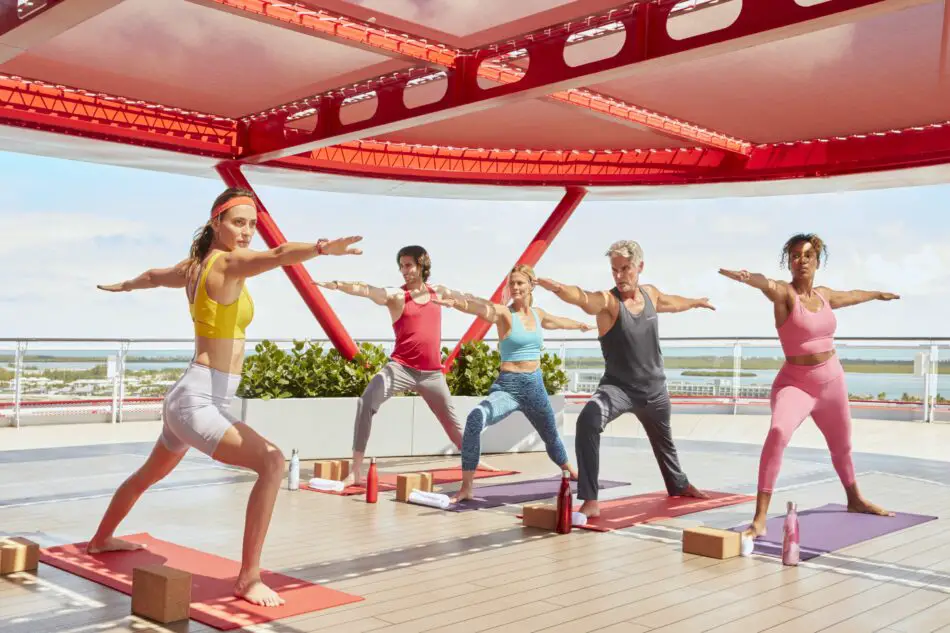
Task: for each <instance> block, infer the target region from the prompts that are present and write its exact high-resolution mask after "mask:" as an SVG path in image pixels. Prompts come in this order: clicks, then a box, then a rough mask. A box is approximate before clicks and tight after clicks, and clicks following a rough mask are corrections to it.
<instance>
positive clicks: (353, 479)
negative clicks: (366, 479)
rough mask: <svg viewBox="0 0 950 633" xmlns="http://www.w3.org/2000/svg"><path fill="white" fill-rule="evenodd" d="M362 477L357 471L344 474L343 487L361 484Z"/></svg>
mask: <svg viewBox="0 0 950 633" xmlns="http://www.w3.org/2000/svg"><path fill="white" fill-rule="evenodd" d="M362 485H363V478H362V477H360V476H359V473H355V472H354V473H350V474H349V475H347V476H346V479H344V480H343V487H344V488H349V487H350V486H362Z"/></svg>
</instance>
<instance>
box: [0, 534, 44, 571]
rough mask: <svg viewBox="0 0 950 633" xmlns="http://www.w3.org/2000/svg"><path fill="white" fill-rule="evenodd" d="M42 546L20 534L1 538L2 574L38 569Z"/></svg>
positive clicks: (0, 561)
mask: <svg viewBox="0 0 950 633" xmlns="http://www.w3.org/2000/svg"><path fill="white" fill-rule="evenodd" d="M39 562H40V546H39V545H38V544H36V543H34V542H33V541H31V540H29V539H25V538H22V537H19V536H13V537H9V538H0V576H3V575H5V574H15V573H17V572H21V571H36V570H37V568H38V567H39Z"/></svg>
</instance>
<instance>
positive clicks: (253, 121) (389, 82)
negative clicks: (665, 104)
mask: <svg viewBox="0 0 950 633" xmlns="http://www.w3.org/2000/svg"><path fill="white" fill-rule="evenodd" d="M191 1H192V2H196V3H198V4H202V5H205V6H212V7H218V8H221V9H223V10H227V11H229V12H231V13H234V12H238V13H244V14H245V15H249V16H251V17H252V18H253V19H259V20H268V21H270V22H272V23H275V24H278V25H281V26H285V27H287V28H292V29H294V30H298V31H301V30H303V31H307V30H308V29H309V31H310V32H311V33H312V34H314V35H315V36H317V37H322V38H328V37H329V38H331V39H332V38H337V41H340V42H343V43H346V44H348V45H357V46H359V47H360V48H367V47H369V48H371V49H372V48H375V49H376V50H377V51H378V52H382V53H384V54H387V55H397V54H398V55H399V56H400V57H402V58H405V57H414V58H415V59H417V60H419V61H420V62H423V63H424V64H426V65H427V66H433V65H439V66H444V67H449V68H452V69H455V70H458V69H459V67H460V66H461V65H463V63H464V62H466V61H471V60H472V59H476V58H477V59H476V61H475V62H473V65H474V66H475V70H474V72H475V73H476V75H477V77H478V78H479V79H482V80H485V79H487V80H489V81H490V82H494V83H497V84H502V85H504V84H514V83H518V82H520V81H521V80H522V79H523V78H524V77H525V75H526V71H525V70H523V69H522V68H519V67H517V66H514V65H512V64H508V63H503V62H499V61H495V60H489V59H487V58H488V57H491V56H492V55H494V52H493V51H497V47H488V48H486V49H484V50H480V51H479V50H472V51H461V50H457V49H452V48H450V47H447V46H444V45H442V44H439V43H437V42H433V41H432V40H426V39H423V38H420V37H417V36H413V35H408V34H405V33H399V34H396V33H391V32H389V31H387V30H386V29H384V28H380V27H378V26H375V25H372V24H367V23H363V22H359V21H356V20H353V19H352V18H350V17H348V16H343V15H338V14H331V13H329V12H327V11H324V10H319V11H313V10H310V6H309V4H300V3H279V4H277V3H273V2H271V1H270V0H191ZM634 10H635V9H634V7H633V6H628V7H624V8H623V9H616V10H611V11H609V12H607V13H605V14H603V15H596V16H590V17H588V18H586V19H583V20H575V21H574V22H572V23H570V24H567V25H561V27H562V28H561V31H560V34H561V37H562V39H563V43H562V44H563V45H566V44H567V42H568V39H569V38H571V37H572V36H577V35H578V34H579V33H581V32H583V33H584V36H583V39H592V38H596V37H598V35H597V34H596V33H594V34H592V31H591V28H592V27H597V26H601V25H604V24H607V25H610V24H616V23H617V21H618V20H621V19H624V18H626V19H628V20H629V19H630V18H631V16H632V15H633V12H634ZM550 31H551V29H547V30H546V31H544V32H542V33H539V34H537V37H538V38H541V39H550ZM534 37H535V34H531V35H530V36H528V38H529V40H530V39H533V38H534ZM527 48H531V49H536V48H537V47H533V46H532V45H531V44H530V42H529V44H527ZM521 57H524V55H521ZM561 66H565V65H564V63H563V61H562V62H561ZM565 67H566V66H565ZM413 70H414V71H418V70H420V69H413ZM427 72H431V71H427ZM410 79H411V77H410V76H409V75H408V74H406V75H405V76H402V77H400V76H399V74H397V75H394V76H393V77H387V78H385V79H384V80H382V81H380V80H370V81H366V82H361V85H355V86H353V87H349V88H346V89H343V90H333V91H330V92H328V93H326V94H323V95H315V96H312V97H308V98H307V99H303V100H300V101H297V102H292V103H288V104H282V105H279V106H276V107H274V108H269V109H268V110H266V111H264V112H260V113H256V114H253V115H249V116H248V117H246V122H247V123H249V124H250V125H251V126H252V127H251V129H252V132H251V133H250V134H249V137H250V138H251V140H250V141H248V143H249V144H253V143H254V142H255V141H254V140H253V139H254V138H261V137H264V138H266V137H267V136H268V135H272V134H274V133H275V132H276V133H279V131H280V130H281V129H283V128H284V125H285V122H286V117H287V116H290V115H293V114H295V113H297V112H300V111H302V110H307V111H308V112H309V111H313V110H314V109H315V108H316V107H321V108H323V110H324V112H330V113H333V112H338V111H339V108H340V101H341V100H342V99H345V98H352V97H354V96H356V95H358V94H362V95H364V96H374V97H375V96H376V95H378V94H380V92H381V91H385V92H396V93H398V94H397V96H399V97H400V99H401V95H402V91H403V90H404V89H405V88H406V84H407V82H408V81H409V80H410ZM476 81H477V80H476ZM544 96H546V97H547V98H549V99H554V100H557V101H559V102H561V103H563V104H567V105H570V106H572V107H578V108H581V109H583V110H584V111H585V112H590V113H594V114H597V115H599V116H602V117H607V118H610V119H613V120H616V121H618V122H621V123H624V124H631V123H633V124H637V125H639V126H642V127H646V128H649V129H652V130H655V131H658V132H659V133H661V134H663V135H665V136H670V137H674V138H677V139H681V140H687V141H689V142H690V143H693V144H701V145H705V146H708V147H716V148H719V149H724V150H726V151H729V152H735V153H738V154H742V155H747V154H748V152H749V150H750V148H751V144H750V143H748V142H745V141H742V140H739V139H735V138H732V137H729V136H727V135H723V134H719V133H717V132H713V131H711V130H706V129H703V128H702V127H700V126H697V125H695V124H692V123H689V122H686V121H680V120H678V119H675V118H672V117H667V116H665V115H662V114H659V113H656V112H651V111H649V110H646V109H643V108H640V107H638V106H635V105H629V104H626V103H623V102H622V101H620V100H616V99H613V98H611V97H609V96H607V95H601V94H597V93H592V92H590V91H586V90H584V91H582V90H576V89H568V90H564V91H559V92H556V93H554V94H552V95H544ZM400 103H401V101H400ZM276 113H279V114H278V116H274V115H275V114H276ZM453 116H454V115H453ZM288 134H291V135H294V134H297V132H295V131H288ZM364 136H365V135H364V134H351V135H349V136H348V137H347V138H351V139H356V138H361V137H364ZM330 144H332V143H330ZM247 151H248V152H250V153H254V151H255V150H254V149H253V148H252V149H248V150H247Z"/></svg>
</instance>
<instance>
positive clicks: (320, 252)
mask: <svg viewBox="0 0 950 633" xmlns="http://www.w3.org/2000/svg"><path fill="white" fill-rule="evenodd" d="M317 255H326V253H324V252H323V242H317Z"/></svg>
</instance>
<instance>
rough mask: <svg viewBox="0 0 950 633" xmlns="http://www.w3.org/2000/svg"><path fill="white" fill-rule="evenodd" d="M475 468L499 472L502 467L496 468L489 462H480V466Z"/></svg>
mask: <svg viewBox="0 0 950 633" xmlns="http://www.w3.org/2000/svg"><path fill="white" fill-rule="evenodd" d="M475 470H487V471H490V472H493V473H497V472H498V471H499V470H501V469H500V468H495V467H494V466H492V465H491V464H489V463H488V462H478V466H476V467H475Z"/></svg>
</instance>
